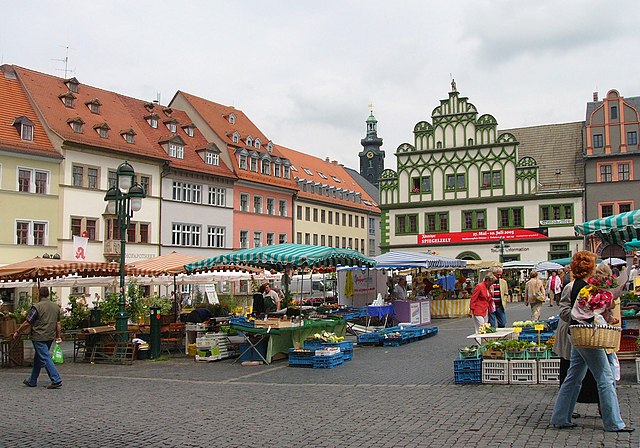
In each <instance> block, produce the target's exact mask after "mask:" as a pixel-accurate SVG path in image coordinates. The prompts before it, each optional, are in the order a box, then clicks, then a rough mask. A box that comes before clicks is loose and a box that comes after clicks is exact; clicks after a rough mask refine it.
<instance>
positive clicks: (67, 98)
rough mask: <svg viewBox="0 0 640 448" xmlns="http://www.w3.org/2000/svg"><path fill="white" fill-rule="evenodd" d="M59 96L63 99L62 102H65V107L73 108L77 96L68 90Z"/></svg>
mask: <svg viewBox="0 0 640 448" xmlns="http://www.w3.org/2000/svg"><path fill="white" fill-rule="evenodd" d="M58 98H60V99H61V100H62V104H64V105H65V107H70V108H73V103H74V102H75V99H76V97H75V96H74V95H73V94H72V93H70V92H67V93H65V94H63V95H60V96H58Z"/></svg>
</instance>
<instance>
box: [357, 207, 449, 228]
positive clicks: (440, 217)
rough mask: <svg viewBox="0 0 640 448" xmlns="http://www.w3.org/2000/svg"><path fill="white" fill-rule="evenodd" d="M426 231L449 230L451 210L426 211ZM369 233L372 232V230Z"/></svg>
mask: <svg viewBox="0 0 640 448" xmlns="http://www.w3.org/2000/svg"><path fill="white" fill-rule="evenodd" d="M424 218H425V225H424V230H425V232H448V231H449V212H435V213H425V215H424ZM369 230H371V229H369ZM369 233H372V232H371V231H370V232H369Z"/></svg>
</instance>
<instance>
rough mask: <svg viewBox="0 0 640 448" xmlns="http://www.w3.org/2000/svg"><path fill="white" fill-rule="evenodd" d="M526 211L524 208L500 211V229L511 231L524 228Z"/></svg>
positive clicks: (501, 209)
mask: <svg viewBox="0 0 640 448" xmlns="http://www.w3.org/2000/svg"><path fill="white" fill-rule="evenodd" d="M523 213H524V209H523V208H522V207H510V208H499V209H498V228H499V229H511V228H517V227H522V226H523V225H524V221H523Z"/></svg>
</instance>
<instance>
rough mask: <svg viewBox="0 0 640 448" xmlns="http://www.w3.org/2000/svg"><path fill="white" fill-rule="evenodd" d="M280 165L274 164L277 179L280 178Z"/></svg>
mask: <svg viewBox="0 0 640 448" xmlns="http://www.w3.org/2000/svg"><path fill="white" fill-rule="evenodd" d="M280 166H281V165H280V164H279V163H274V164H273V175H274V176H275V177H280Z"/></svg>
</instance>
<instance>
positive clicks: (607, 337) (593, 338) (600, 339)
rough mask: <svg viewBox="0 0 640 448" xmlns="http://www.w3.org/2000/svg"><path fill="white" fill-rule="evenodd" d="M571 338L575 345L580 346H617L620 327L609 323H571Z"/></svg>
mask: <svg viewBox="0 0 640 448" xmlns="http://www.w3.org/2000/svg"><path fill="white" fill-rule="evenodd" d="M570 328H571V339H572V342H573V345H574V346H575V347H580V348H618V345H619V344H620V334H621V331H622V329H621V328H620V327H612V326H609V325H606V326H600V325H584V324H580V325H571V326H570Z"/></svg>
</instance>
